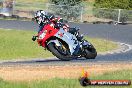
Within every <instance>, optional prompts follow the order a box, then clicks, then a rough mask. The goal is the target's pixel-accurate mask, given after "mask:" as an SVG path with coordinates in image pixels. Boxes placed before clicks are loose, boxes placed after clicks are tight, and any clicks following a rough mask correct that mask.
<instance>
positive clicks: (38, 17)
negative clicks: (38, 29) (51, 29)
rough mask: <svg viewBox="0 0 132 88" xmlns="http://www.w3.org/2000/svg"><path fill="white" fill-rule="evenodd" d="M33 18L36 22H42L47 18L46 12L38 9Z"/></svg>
mask: <svg viewBox="0 0 132 88" xmlns="http://www.w3.org/2000/svg"><path fill="white" fill-rule="evenodd" d="M34 18H35V20H36V22H37V23H38V24H41V23H44V22H45V20H46V19H47V12H45V11H43V10H39V11H37V12H36V13H35V15H34Z"/></svg>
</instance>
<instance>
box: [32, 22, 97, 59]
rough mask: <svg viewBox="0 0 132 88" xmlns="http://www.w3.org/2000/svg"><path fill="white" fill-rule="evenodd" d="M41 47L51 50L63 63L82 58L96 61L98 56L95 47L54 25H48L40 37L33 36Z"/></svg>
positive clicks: (40, 33) (39, 34)
mask: <svg viewBox="0 0 132 88" xmlns="http://www.w3.org/2000/svg"><path fill="white" fill-rule="evenodd" d="M36 37H37V42H38V44H39V45H40V46H42V47H44V48H45V49H47V50H49V51H50V52H51V53H52V54H53V55H54V56H56V57H57V58H59V59H60V60H63V61H69V60H72V59H77V58H80V57H85V58H86V59H95V57H96V56H97V52H96V49H95V48H94V46H93V45H92V44H91V43H90V42H88V41H87V40H85V39H82V41H79V40H78V39H77V37H76V35H74V34H71V33H69V32H66V31H64V30H63V28H59V29H58V28H54V27H53V24H46V25H45V26H44V27H43V29H42V31H41V32H39V33H38V36H33V39H35V40H36Z"/></svg>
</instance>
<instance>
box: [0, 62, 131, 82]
mask: <svg viewBox="0 0 132 88" xmlns="http://www.w3.org/2000/svg"><path fill="white" fill-rule="evenodd" d="M131 67H132V64H126V63H110V64H93V65H83V66H75V65H74V66H70V65H67V66H36V67H35V66H13V67H0V78H2V79H4V80H8V81H33V80H47V79H51V78H55V77H59V78H78V77H79V76H81V72H82V69H84V70H85V71H87V72H88V73H89V75H91V76H95V75H100V74H104V73H106V72H110V71H116V70H121V69H132V68H131Z"/></svg>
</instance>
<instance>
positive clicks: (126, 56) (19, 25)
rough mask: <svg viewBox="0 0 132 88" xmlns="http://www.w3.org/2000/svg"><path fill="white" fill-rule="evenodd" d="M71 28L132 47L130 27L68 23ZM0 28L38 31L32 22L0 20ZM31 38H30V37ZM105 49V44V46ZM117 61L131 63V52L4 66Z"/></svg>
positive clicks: (18, 62) (17, 62)
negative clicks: (92, 57)
mask: <svg viewBox="0 0 132 88" xmlns="http://www.w3.org/2000/svg"><path fill="white" fill-rule="evenodd" d="M69 25H70V26H71V27H75V26H76V27H79V28H80V32H81V33H84V34H87V35H88V36H90V37H95V38H104V39H107V40H112V41H115V42H122V43H127V44H130V45H132V25H113V24H111V25H109V24H78V23H69ZM0 28H5V29H17V30H33V31H35V30H36V29H38V25H37V24H35V23H34V22H27V21H7V20H6V21H5V20H0ZM31 37H32V36H31ZM104 47H107V44H106V46H104ZM117 61H127V62H131V61H132V50H130V51H128V52H125V53H115V54H107V55H98V56H97V57H96V59H90V60H84V58H81V59H78V60H72V61H68V62H65V61H60V60H58V59H56V58H52V59H50V60H49V59H46V60H45V59H43V58H37V59H34V60H27V61H16V62H12V61H11V62H10V61H9V62H4V63H1V65H4V64H51V65H53V64H57V65H58V64H66V63H68V64H70V63H71V64H72V63H73V64H74V63H88V62H117Z"/></svg>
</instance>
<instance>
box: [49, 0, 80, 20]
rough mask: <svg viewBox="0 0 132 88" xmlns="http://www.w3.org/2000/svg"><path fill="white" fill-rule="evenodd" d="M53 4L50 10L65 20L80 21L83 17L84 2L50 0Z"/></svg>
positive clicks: (76, 0)
mask: <svg viewBox="0 0 132 88" xmlns="http://www.w3.org/2000/svg"><path fill="white" fill-rule="evenodd" d="M50 1H51V3H52V4H54V5H50V6H49V9H50V10H51V11H52V12H54V13H55V14H56V15H59V16H61V17H63V19H65V20H69V21H78V20H79V19H78V18H79V16H80V15H81V10H82V6H81V2H82V0H50Z"/></svg>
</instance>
